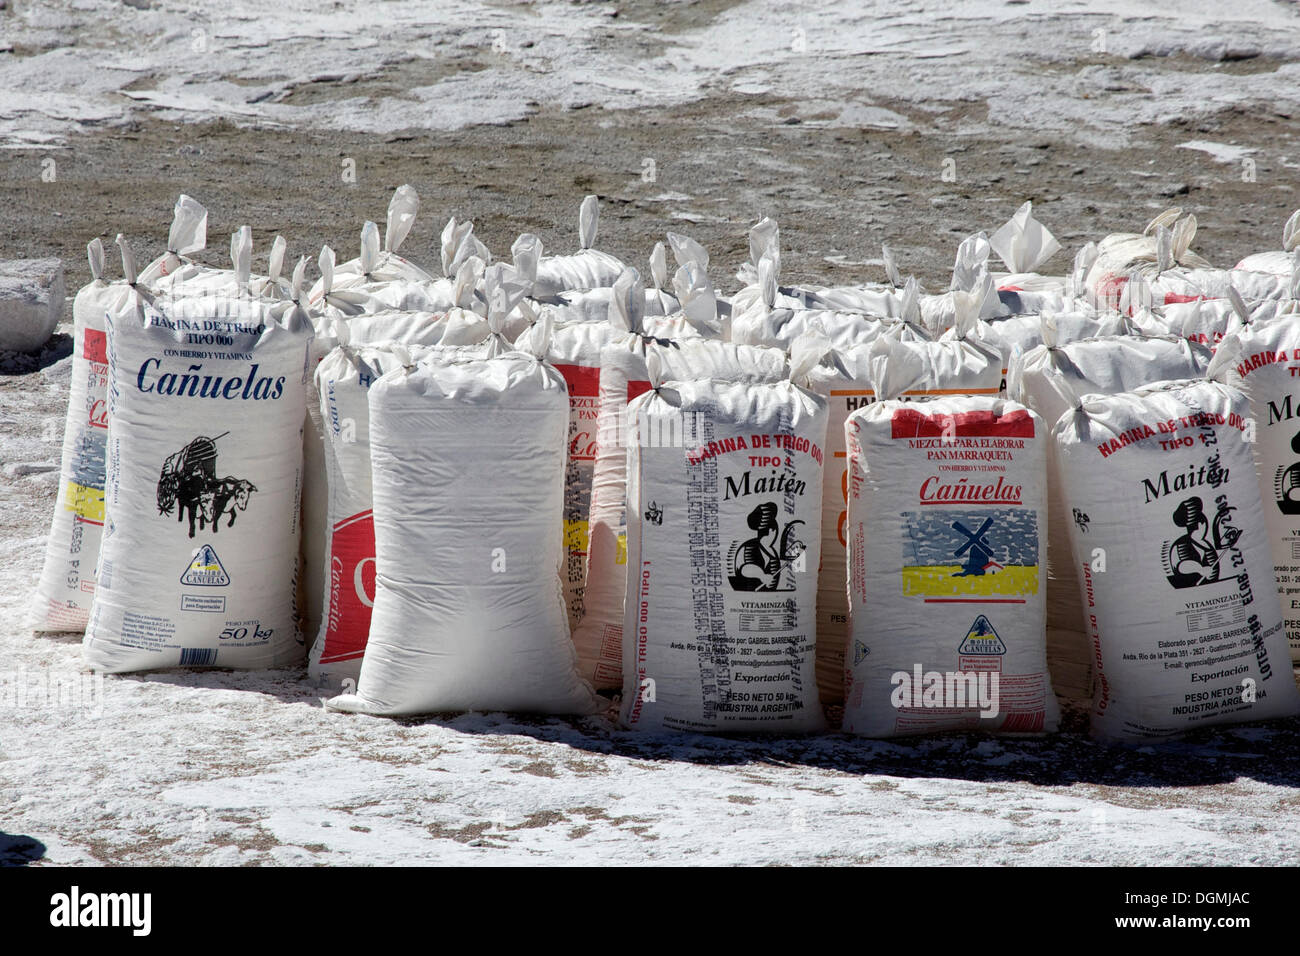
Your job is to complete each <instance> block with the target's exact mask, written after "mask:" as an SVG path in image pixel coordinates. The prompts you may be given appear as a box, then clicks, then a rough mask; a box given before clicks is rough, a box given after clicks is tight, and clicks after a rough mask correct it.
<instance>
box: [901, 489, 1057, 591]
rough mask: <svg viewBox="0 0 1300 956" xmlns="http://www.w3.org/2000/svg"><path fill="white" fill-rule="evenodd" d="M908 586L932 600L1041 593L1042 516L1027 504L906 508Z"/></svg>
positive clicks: (905, 575) (904, 571)
mask: <svg viewBox="0 0 1300 956" xmlns="http://www.w3.org/2000/svg"><path fill="white" fill-rule="evenodd" d="M900 517H901V518H902V519H903V527H904V530H905V537H904V539H903V542H902V549H903V559H902V560H903V569H902V591H903V594H904V595H905V596H908V597H918V598H921V599H922V600H924V601H926V602H927V603H997V604H1003V603H1009V604H1023V603H1025V601H1026V599H1027V598H1028V597H1029V596H1030V595H1034V594H1037V593H1038V515H1037V513H1036V512H1035V511H1032V510H1028V509H1024V508H994V509H989V510H987V511H966V510H962V509H947V508H943V509H939V508H934V509H930V508H927V509H924V510H918V511H905V512H903V513H902V514H901V515H900Z"/></svg>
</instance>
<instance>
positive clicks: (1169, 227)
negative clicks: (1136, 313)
mask: <svg viewBox="0 0 1300 956" xmlns="http://www.w3.org/2000/svg"><path fill="white" fill-rule="evenodd" d="M1195 238H1196V217H1195V216H1193V215H1190V214H1189V215H1187V216H1183V211H1182V210H1181V209H1179V208H1177V207H1175V208H1173V209H1167V210H1165V211H1164V212H1162V213H1161V214H1160V215H1158V216H1156V217H1155V218H1154V219H1152V220H1151V221H1150V222H1149V223H1147V226H1146V229H1144V230H1143V231H1142V234H1141V235H1137V234H1134V233H1116V234H1112V235H1109V236H1107V237H1106V238H1104V239H1102V240H1101V242H1100V243H1098V244H1097V257H1096V260H1095V261H1094V262H1093V264H1092V268H1091V269H1090V270H1089V271H1088V277H1087V279H1086V281H1085V288H1086V294H1087V296H1088V301H1089V302H1090V303H1092V305H1093V306H1094V307H1095V308H1099V309H1101V308H1108V309H1120V308H1122V309H1123V310H1124V311H1126V312H1132V311H1133V308H1134V306H1135V305H1136V303H1132V302H1131V301H1130V300H1129V299H1128V298H1127V296H1126V289H1125V287H1126V286H1127V285H1128V284H1129V281H1130V280H1131V279H1133V278H1134V277H1141V278H1143V279H1145V280H1146V284H1147V285H1148V287H1149V288H1150V291H1151V295H1152V297H1153V298H1152V301H1153V303H1154V304H1155V305H1165V304H1167V303H1174V302H1190V301H1193V300H1194V299H1199V298H1205V290H1204V288H1203V287H1202V282H1203V281H1204V280H1205V276H1206V273H1203V272H1199V271H1198V270H1210V271H1211V272H1213V267H1212V266H1211V265H1210V263H1208V262H1206V261H1205V260H1204V259H1203V258H1201V257H1200V256H1199V255H1197V254H1196V253H1194V252H1192V251H1191V244H1192V240H1193V239H1195Z"/></svg>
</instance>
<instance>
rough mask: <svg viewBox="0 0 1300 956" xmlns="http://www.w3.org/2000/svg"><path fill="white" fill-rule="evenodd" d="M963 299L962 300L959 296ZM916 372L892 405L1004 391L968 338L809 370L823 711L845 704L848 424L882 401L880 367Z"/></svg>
mask: <svg viewBox="0 0 1300 956" xmlns="http://www.w3.org/2000/svg"><path fill="white" fill-rule="evenodd" d="M957 295H958V296H964V294H963V293H957ZM964 298H965V303H964V304H965V306H966V312H965V314H964V315H963V317H962V319H960V320H959V322H960V327H961V328H964V329H970V328H971V327H973V325H974V321H975V317H974V309H975V308H976V307H978V302H977V301H976V300H975V297H974V296H964ZM881 362H885V363H894V364H900V367H901V368H908V369H914V370H915V372H916V374H915V376H914V377H913V378H910V379H905V378H904V377H903V376H902V374H901V373H897V374H895V375H894V376H893V380H894V383H895V385H896V387H897V388H899V389H900V390H901V391H900V392H899V393H898V394H890V395H888V396H887V397H889V398H891V399H900V400H902V401H914V400H918V399H922V398H927V397H933V396H943V395H958V394H960V395H997V394H998V392H999V391H1000V390H1001V387H1002V370H1001V368H1000V366H1001V361H1000V356H999V355H998V354H997V353H996V352H994V351H992V350H991V349H989V348H987V347H986V346H982V345H979V344H977V343H975V342H971V341H968V340H967V339H965V338H953V339H951V340H949V341H946V342H929V341H921V342H909V341H898V340H895V339H893V338H892V337H891V336H884V337H881V338H879V339H876V340H875V341H874V342H871V343H870V344H864V345H856V346H852V347H850V348H847V349H832V350H831V351H830V352H829V353H828V354H827V355H826V356H825V357H824V358H823V359H822V363H821V365H819V366H818V367H817V368H815V369H813V370H812V373H811V374H810V376H809V378H810V382H809V387H810V388H812V389H813V390H814V391H816V392H817V393H818V394H820V395H823V396H824V397H825V398H826V400H827V407H828V416H829V418H828V424H827V428H826V468H825V471H824V481H825V484H824V486H823V488H822V518H821V535H822V563H821V569H820V571H819V573H818V590H817V687H818V690H819V692H820V693H821V699H822V703H823V704H838V703H841V702H842V701H843V700H844V684H845V680H846V674H845V664H844V651H845V647H846V646H847V644H848V634H849V601H848V569H847V565H846V555H847V549H848V501H849V463H848V455H847V449H846V446H845V431H844V423H845V421H846V420H847V419H848V417H849V415H850V414H852V413H853V412H855V411H856V410H858V409H860V408H865V407H866V406H868V405H870V404H871V403H873V402H875V401H876V400H877V394H876V387H875V384H876V380H875V372H874V371H873V369H874V370H876V371H878V369H879V367H880V363H881Z"/></svg>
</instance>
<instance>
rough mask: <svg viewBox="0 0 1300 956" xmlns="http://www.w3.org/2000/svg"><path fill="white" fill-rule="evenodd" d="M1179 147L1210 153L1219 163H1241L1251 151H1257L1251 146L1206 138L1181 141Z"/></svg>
mask: <svg viewBox="0 0 1300 956" xmlns="http://www.w3.org/2000/svg"><path fill="white" fill-rule="evenodd" d="M1177 148H1178V149H1194V150H1197V151H1198V152H1202V153H1208V154H1209V155H1210V156H1211V157H1213V158H1214V160H1215V162H1219V163H1239V162H1241V161H1242V160H1243V159H1245V158H1246V157H1247V156H1249V155H1250V154H1251V153H1253V152H1255V149H1254V147H1251V146H1237V145H1235V144H1232V143H1212V142H1210V141H1209V140H1206V139H1193V140H1188V141H1187V142H1186V143H1179V144H1178V146H1177Z"/></svg>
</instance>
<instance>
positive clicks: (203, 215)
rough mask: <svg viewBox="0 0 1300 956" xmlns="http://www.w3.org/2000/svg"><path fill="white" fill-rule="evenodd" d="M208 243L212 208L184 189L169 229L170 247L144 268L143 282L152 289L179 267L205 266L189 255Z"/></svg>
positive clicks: (200, 250) (197, 268) (168, 241)
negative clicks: (210, 210)
mask: <svg viewBox="0 0 1300 956" xmlns="http://www.w3.org/2000/svg"><path fill="white" fill-rule="evenodd" d="M207 243H208V211H207V210H206V209H204V208H203V204H202V203H200V202H199V201H198V200H196V199H192V198H191V197H189V196H186V195H184V194H183V193H182V194H181V195H180V196H179V197H178V198H177V199H176V205H175V207H174V208H173V210H172V224H171V228H170V229H169V230H168V232H167V251H166V252H165V253H163V254H162V255H161V256H159V257H158V258H157V259H155V260H154V261H153V262H151V263H149V265H147V266H145V267H144V269H143V270H141V272H140V275H139V277H138V279H137V281H138V282H139V284H140V285H141V286H142V287H144V288H146V289H152V288H153V287H154V285H155V284H156V283H157V282H158V281H159V280H160V279H162V278H164V277H166V276H169V275H172V274H174V273H176V272H177V271H178V270H181V269H187V270H202V269H204V268H205V267H203V266H199V265H197V264H196V263H194V262H193V261H192V260H191V259H190V258H189V256H191V255H192V254H194V253H196V252H202V251H203V248H204V246H206V245H207Z"/></svg>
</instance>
